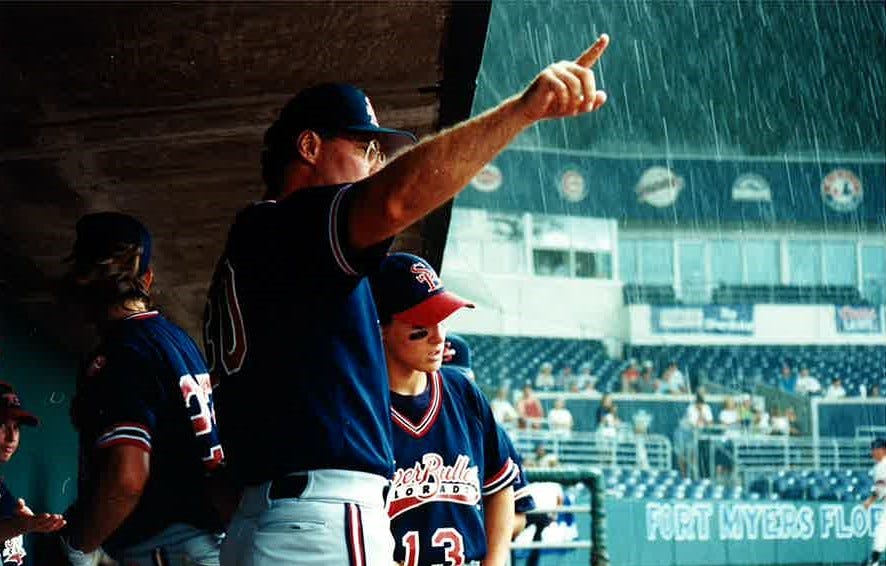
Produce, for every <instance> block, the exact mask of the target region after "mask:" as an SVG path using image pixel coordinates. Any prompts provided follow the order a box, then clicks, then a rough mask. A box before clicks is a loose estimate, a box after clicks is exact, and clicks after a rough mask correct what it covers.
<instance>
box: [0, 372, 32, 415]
mask: <svg viewBox="0 0 886 566" xmlns="http://www.w3.org/2000/svg"><path fill="white" fill-rule="evenodd" d="M6 419H12V420H15V421H18V422H19V423H21V424H25V425H28V426H37V424H39V422H40V420H39V419H38V418H37V417H35V416H34V415H33V414H31V413H29V412H28V411H26V410H25V409H24V407H22V402H21V399H19V397H18V395H16V393H15V389H13V388H12V385H10V384H8V383H6V382H5V381H0V420H4V421H5V420H6Z"/></svg>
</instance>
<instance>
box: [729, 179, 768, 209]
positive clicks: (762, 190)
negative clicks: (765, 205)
mask: <svg viewBox="0 0 886 566" xmlns="http://www.w3.org/2000/svg"><path fill="white" fill-rule="evenodd" d="M732 200H734V201H744V202H772V187H770V186H769V181H767V180H766V179H765V178H764V177H762V176H760V175H757V174H756V173H745V174H744V175H740V176H739V177H738V178H737V179H736V180H735V182H734V183H733V184H732Z"/></svg>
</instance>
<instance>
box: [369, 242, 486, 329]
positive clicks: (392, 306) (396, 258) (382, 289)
mask: <svg viewBox="0 0 886 566" xmlns="http://www.w3.org/2000/svg"><path fill="white" fill-rule="evenodd" d="M369 284H370V285H371V286H372V296H373V297H374V298H375V305H376V307H377V308H378V314H379V317H380V318H381V319H382V320H383V321H386V320H389V319H392V318H395V319H397V320H400V321H403V322H408V323H409V324H413V325H415V326H433V325H435V324H437V323H439V322H440V321H442V320H444V319H446V318H447V317H448V316H449V315H451V314H452V313H454V312H455V311H457V310H458V309H460V308H462V307H468V308H474V304H473V303H471V302H470V301H466V300H465V299H462V298H461V297H459V296H458V295H456V294H455V293H452V292H450V291H447V290H446V288H445V287H444V286H443V282H442V281H440V278H439V277H438V276H437V272H436V271H434V268H433V267H431V265H430V264H429V263H428V262H427V261H425V260H423V259H422V258H420V257H418V256H417V255H412V254H407V253H402V252H399V253H393V254H391V255H389V256H388V257H386V258H385V259H384V260H383V261H382V262H381V265H380V266H379V268H378V270H377V271H375V272H374V273H373V274H372V275H370V276H369Z"/></svg>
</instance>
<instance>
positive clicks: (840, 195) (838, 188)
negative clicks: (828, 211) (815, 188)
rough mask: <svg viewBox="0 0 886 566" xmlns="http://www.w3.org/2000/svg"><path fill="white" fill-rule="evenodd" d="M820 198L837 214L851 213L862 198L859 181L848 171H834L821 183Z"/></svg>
mask: <svg viewBox="0 0 886 566" xmlns="http://www.w3.org/2000/svg"><path fill="white" fill-rule="evenodd" d="M821 198H823V199H824V202H825V203H826V204H827V205H828V206H829V207H831V208H832V209H833V210H836V211H837V212H852V211H853V210H855V209H856V208H858V205H860V204H861V201H862V198H864V192H863V191H862V187H861V181H860V180H859V178H858V177H856V176H855V173H853V172H852V171H849V170H848V169H834V170H833V171H831V172H830V173H828V175H827V177H825V178H824V179H823V180H822V181H821Z"/></svg>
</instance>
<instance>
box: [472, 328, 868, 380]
mask: <svg viewBox="0 0 886 566" xmlns="http://www.w3.org/2000/svg"><path fill="white" fill-rule="evenodd" d="M464 337H465V339H467V340H468V342H469V343H470V344H471V347H472V348H473V351H474V369H475V371H476V373H477V376H478V379H480V380H481V385H484V386H487V387H496V386H498V385H502V384H510V385H512V386H515V387H519V386H520V385H522V384H523V383H524V382H526V381H533V380H534V379H535V376H536V374H537V373H538V370H539V367H540V366H541V364H542V363H544V362H550V363H551V364H553V366H554V371H555V373H556V372H559V371H560V370H561V369H562V368H563V367H564V366H567V365H568V366H570V367H571V368H572V370H573V372H574V373H577V372H578V369H579V367H580V366H581V365H582V364H585V363H587V364H589V365H590V367H591V371H592V372H593V373H594V375H596V376H597V378H598V383H597V389H598V390H600V391H617V390H618V389H619V386H620V385H619V376H620V375H621V372H622V371H624V369H625V368H626V367H627V365H628V362H627V361H622V360H615V359H612V358H610V357H609V356H608V355H607V354H606V350H605V348H604V347H603V344H602V343H601V342H600V341H596V340H574V339H560V338H532V337H514V336H483V335H465V336H464ZM625 358H626V359H628V358H635V359H637V360H638V361H641V362H642V361H645V360H650V361H652V362H653V364H654V366H655V375H656V377H657V376H658V375H660V373H661V371H662V370H663V369H664V368H665V367H666V366H667V364H668V362H670V361H671V360H676V361H677V363H678V365H679V366H680V368H681V369H682V370H683V372H684V373H686V374H687V375H689V376H691V377H693V378H695V377H703V378H705V379H706V380H709V381H713V382H716V383H720V384H722V385H724V386H726V387H729V388H732V389H735V390H737V391H749V390H751V389H752V388H753V385H754V384H756V383H758V382H763V383H769V384H771V385H776V384H777V379H778V375H779V372H780V370H781V366H782V364H784V363H785V362H787V363H788V364H790V365H791V367H793V368H794V369H795V370H797V369H799V368H800V367H808V368H809V369H810V371H811V372H812V374H813V375H815V376H816V377H818V378H819V379H820V380H821V382H822V387H826V386H827V384H828V381H829V379H830V378H831V377H833V376H837V375H839V376H840V377H841V378H842V379H843V386H844V387H845V388H846V390H847V392H848V393H849V394H850V395H855V394H857V392H858V387H859V385H861V384H865V385H866V386H867V387H868V388H870V386H871V385H873V384H875V383H876V384H879V386H880V389H881V390H882V391H886V369H884V368H886V347H883V346H817V345H815V346H630V345H629V346H626V352H625Z"/></svg>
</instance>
